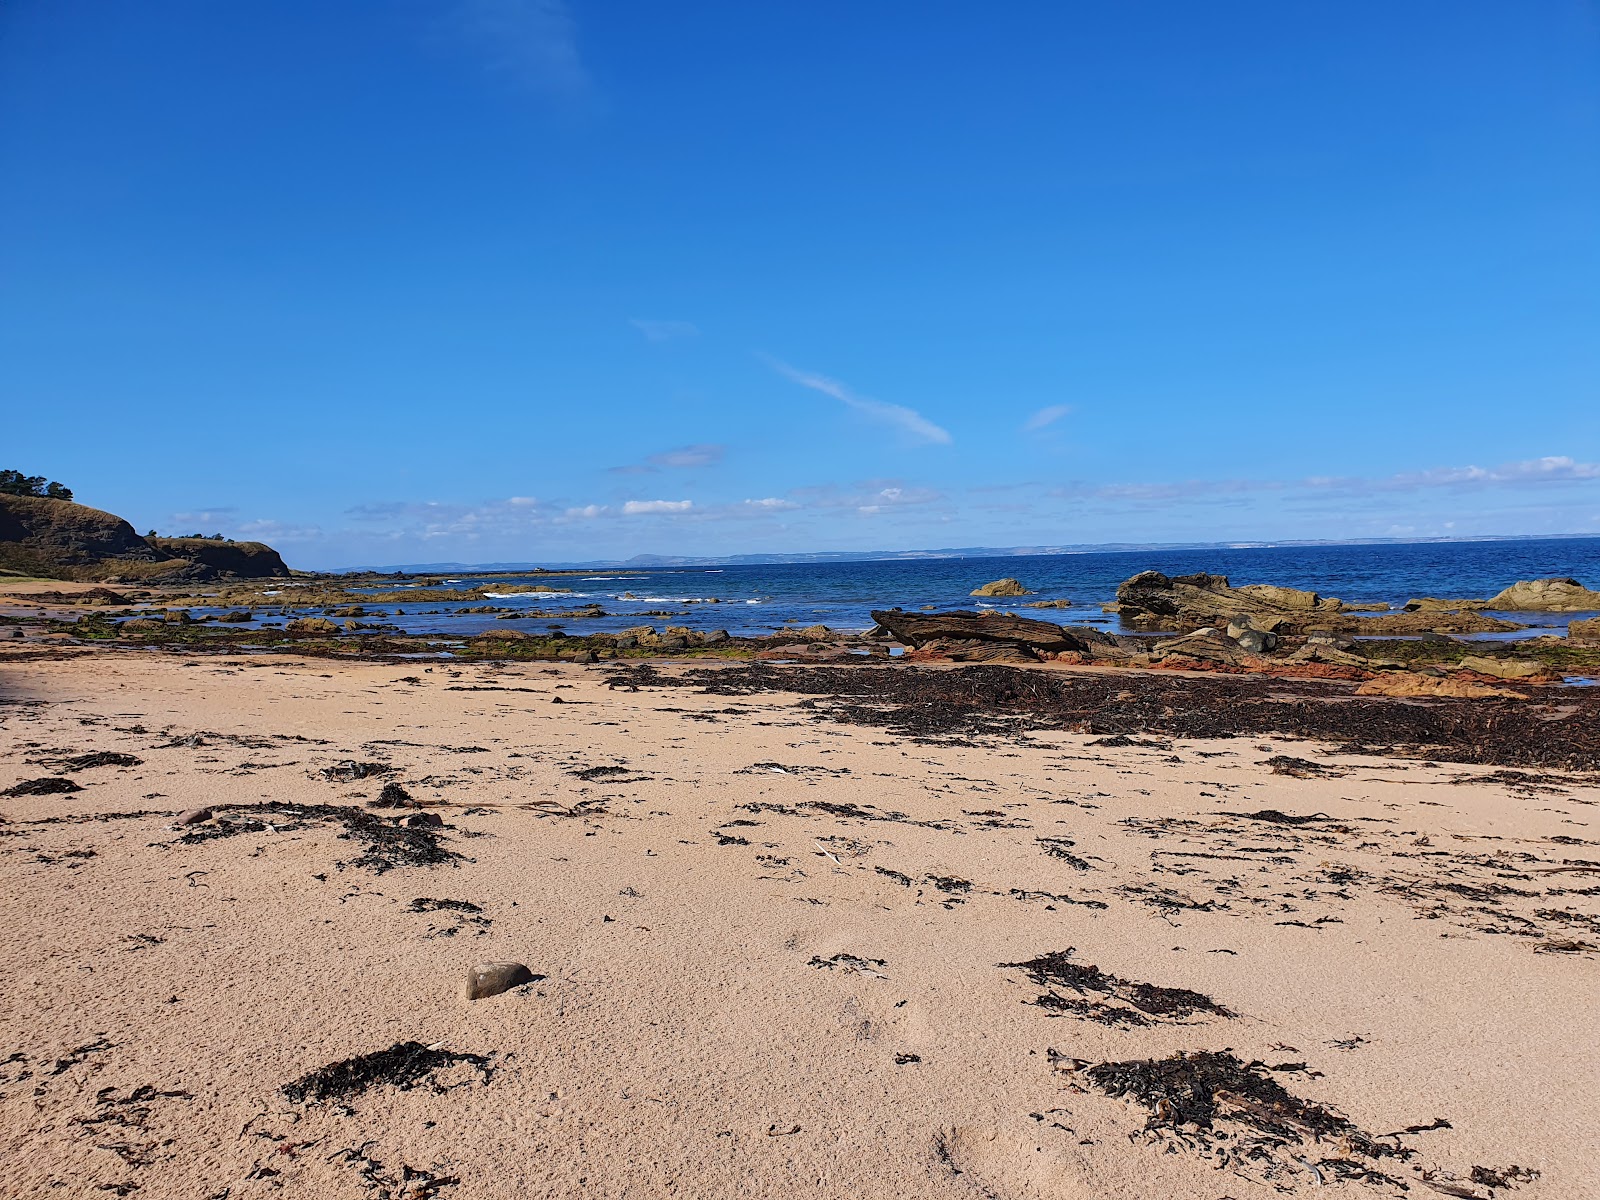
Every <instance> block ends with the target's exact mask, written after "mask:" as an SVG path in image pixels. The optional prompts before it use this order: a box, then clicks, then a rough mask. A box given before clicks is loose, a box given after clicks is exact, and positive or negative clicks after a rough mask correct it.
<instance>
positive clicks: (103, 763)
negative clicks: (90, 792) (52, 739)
mask: <svg viewBox="0 0 1600 1200" xmlns="http://www.w3.org/2000/svg"><path fill="white" fill-rule="evenodd" d="M55 765H56V766H57V767H58V768H60V769H61V770H63V771H87V770H88V769H89V768H91V767H140V766H143V765H144V759H142V758H139V757H137V756H136V755H132V754H119V753H117V752H116V751H115V750H96V751H93V752H92V753H89V754H74V755H73V756H71V757H70V758H63V759H60V760H58V761H57V762H56V764H55Z"/></svg>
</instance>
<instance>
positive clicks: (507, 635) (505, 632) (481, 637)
mask: <svg viewBox="0 0 1600 1200" xmlns="http://www.w3.org/2000/svg"><path fill="white" fill-rule="evenodd" d="M469 640H471V641H474V642H531V641H534V640H535V639H534V636H533V634H531V633H523V632H522V630H520V629H490V630H488V631H487V632H485V633H475V634H473V635H472V637H471V638H470V639H469Z"/></svg>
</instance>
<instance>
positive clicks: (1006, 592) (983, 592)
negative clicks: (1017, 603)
mask: <svg viewBox="0 0 1600 1200" xmlns="http://www.w3.org/2000/svg"><path fill="white" fill-rule="evenodd" d="M967 595H969V596H1031V595H1033V593H1032V592H1030V591H1029V590H1028V589H1027V588H1025V587H1023V586H1022V584H1021V583H1020V582H1019V581H1018V580H1015V579H996V580H994V581H993V582H992V583H986V584H984V585H983V586H982V587H977V588H973V589H972V591H970V592H968V593H967Z"/></svg>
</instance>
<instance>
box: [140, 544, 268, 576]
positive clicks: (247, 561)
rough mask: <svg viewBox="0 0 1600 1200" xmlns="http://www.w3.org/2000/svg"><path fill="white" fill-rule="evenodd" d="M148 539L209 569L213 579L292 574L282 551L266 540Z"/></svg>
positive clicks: (172, 554)
mask: <svg viewBox="0 0 1600 1200" xmlns="http://www.w3.org/2000/svg"><path fill="white" fill-rule="evenodd" d="M146 540H147V541H148V542H149V543H150V545H151V546H153V547H154V548H155V549H156V550H158V551H160V552H161V553H162V554H164V555H166V556H167V557H170V558H181V559H185V560H187V561H189V562H192V563H196V564H198V565H199V566H201V567H204V568H206V569H207V571H208V575H207V578H210V579H282V578H287V577H288V574H289V568H288V567H286V566H284V565H283V559H282V558H280V557H279V555H278V552H277V551H276V550H274V549H273V548H272V547H271V546H268V545H266V544H264V543H262V542H219V541H214V540H213V539H211V538H167V537H153V538H147V539H146Z"/></svg>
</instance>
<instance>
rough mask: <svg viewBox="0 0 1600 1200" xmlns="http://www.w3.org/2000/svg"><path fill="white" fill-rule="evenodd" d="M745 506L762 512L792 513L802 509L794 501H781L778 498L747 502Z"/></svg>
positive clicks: (771, 497) (770, 497)
mask: <svg viewBox="0 0 1600 1200" xmlns="http://www.w3.org/2000/svg"><path fill="white" fill-rule="evenodd" d="M744 506H745V507H746V508H753V509H757V510H759V511H761V512H791V511H793V510H794V509H797V508H799V507H800V506H799V505H798V504H796V503H795V502H794V501H793V500H781V499H779V498H778V497H777V496H768V497H766V498H765V499H763V500H746V501H745V502H744Z"/></svg>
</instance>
